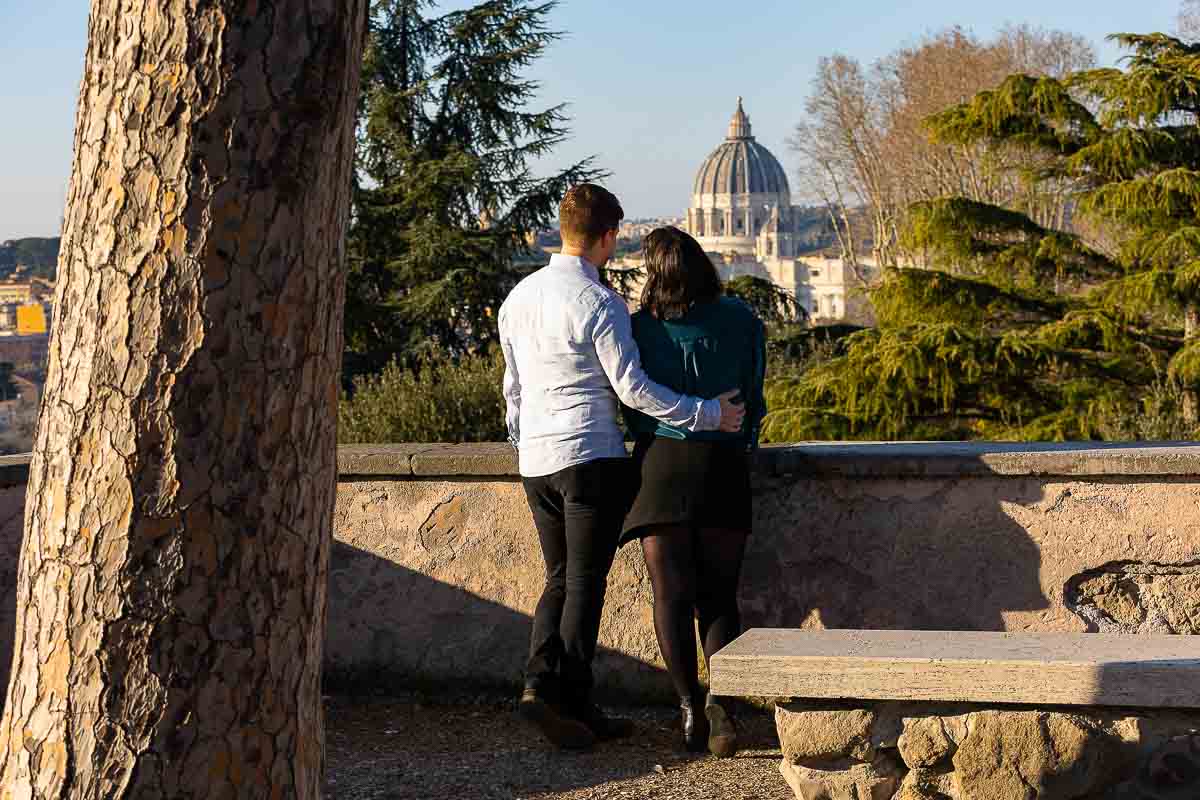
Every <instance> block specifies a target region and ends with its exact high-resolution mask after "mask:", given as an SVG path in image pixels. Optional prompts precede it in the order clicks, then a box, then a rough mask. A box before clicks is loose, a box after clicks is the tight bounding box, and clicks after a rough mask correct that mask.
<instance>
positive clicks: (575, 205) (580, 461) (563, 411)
mask: <svg viewBox="0 0 1200 800" xmlns="http://www.w3.org/2000/svg"><path fill="white" fill-rule="evenodd" d="M624 216H625V212H624V211H623V210H622V208H621V204H620V203H619V202H618V201H617V198H616V197H614V196H613V195H612V194H611V193H610V192H608V191H607V190H605V189H603V188H601V187H599V186H595V185H591V184H582V185H580V186H576V187H574V188H573V189H571V190H570V191H569V192H568V193H567V195H566V197H565V198H564V199H563V201H562V205H561V207H560V209H559V222H560V226H561V229H562V237H563V249H562V254H561V255H555V256H554V257H553V258H551V260H550V265H549V266H547V267H545V268H543V269H541V270H539V271H538V272H537V273H535V274H533V275H531V276H530V277H528V278H526V279H525V280H523V281H521V283H520V284H518V285H517V287H516V288H515V289H514V290H513V291H512V293H511V294H510V295H509V296H508V299H507V300H506V301H505V302H504V305H503V306H502V307H501V309H500V341H501V344H502V346H503V348H504V361H505V367H506V369H505V375H504V396H505V399H506V401H507V406H508V410H507V423H508V430H509V437H510V440H511V441H512V443H513V445H514V446H515V447H516V448H517V450H518V452H519V454H520V464H521V477H522V483H523V484H524V487H525V493H526V497H527V498H528V500H529V506H530V508H531V509H532V511H533V518H534V523H535V525H536V527H537V531H538V538H539V539H540V541H541V547H542V555H543V557H544V558H545V562H546V588H545V591H544V592H543V594H542V598H541V601H540V602H539V603H538V607H537V612H536V614H535V616H534V621H533V634H532V636H531V641H530V654H529V662H528V664H527V666H526V675H525V691H524V693H523V695H522V697H521V703H520V706H519V709H520V714H521V716H522V717H524V718H525V719H527V720H529V721H531V722H533V723H534V724H536V725H537V726H538V727H539V728H540V729H541V731H542V733H543V734H544V735H545V736H546V737H547V738H548V739H549V740H550V741H551V742H553V743H554V744H556V745H558V746H560V747H565V748H583V747H589V746H591V745H592V744H594V743H595V741H596V740H597V739H610V738H616V737H618V736H623V735H627V734H628V733H629V732H630V731H631V730H632V726H631V725H630V724H628V722H627V721H624V720H614V719H610V718H608V717H605V716H604V715H603V714H602V713H601V712H600V711H599V709H597V708H596V706H595V705H594V704H593V703H592V700H591V689H592V658H593V656H594V654H595V650H596V637H597V636H598V634H599V630H600V615H601V611H602V610H603V607H604V594H605V590H606V588H607V582H608V571H609V568H610V567H611V566H612V560H613V556H614V555H615V553H616V543H617V539H618V537H619V535H620V532H621V525H622V522H623V520H624V516H625V513H626V511H627V510H628V504H629V501H630V500H631V497H630V494H631V492H630V489H631V483H632V475H631V474H630V473H631V470H630V469H629V463H628V458H627V453H626V450H625V442H624V437H623V435H622V433H621V430H620V428H619V427H618V426H617V416H618V413H619V402H621V403H625V404H626V405H628V406H630V407H631V408H635V409H637V410H638V411H641V412H643V413H645V414H648V415H650V416H651V417H654V418H656V419H659V420H662V421H663V422H666V423H668V424H671V425H677V426H681V427H685V428H687V429H689V430H694V431H699V430H718V429H719V430H725V431H738V430H740V429H741V427H742V419H743V416H744V409H743V408H742V407H741V406H740V405H738V404H735V403H734V402H733V397H734V395H735V394H736V392H729V393H727V394H725V395H722V396H721V397H719V398H716V399H713V400H707V401H706V400H702V399H700V398H696V397H684V396H681V395H679V394H677V393H675V392H673V391H671V390H670V389H667V388H665V387H663V386H660V385H658V384H655V383H652V382H651V381H650V380H649V379H648V378H647V377H646V375H645V373H644V372H643V371H642V367H641V359H640V357H639V354H638V349H637V345H635V344H634V341H633V335H632V332H631V324H630V318H629V309H628V307H627V306H626V304H625V301H624V300H623V299H622V298H621V297H620V296H619V295H617V294H616V293H615V292H612V291H611V290H609V289H607V288H605V287H604V286H603V285H602V284H601V283H600V276H599V269H600V268H602V267H604V265H605V264H607V263H608V261H609V260H610V259H611V258H612V256H613V253H614V252H615V251H616V247H617V229H618V227H619V225H620V222H621V219H622V217H624ZM618 401H619V402H618Z"/></svg>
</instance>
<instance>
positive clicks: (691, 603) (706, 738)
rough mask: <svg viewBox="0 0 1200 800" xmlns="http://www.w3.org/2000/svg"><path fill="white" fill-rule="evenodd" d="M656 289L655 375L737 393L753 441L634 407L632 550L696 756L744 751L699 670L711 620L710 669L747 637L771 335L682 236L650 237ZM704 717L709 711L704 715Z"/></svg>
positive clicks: (666, 231) (650, 320)
mask: <svg viewBox="0 0 1200 800" xmlns="http://www.w3.org/2000/svg"><path fill="white" fill-rule="evenodd" d="M645 259H646V265H645V270H646V283H645V287H644V288H643V290H642V298H641V301H642V308H641V310H640V311H639V312H638V313H637V314H635V315H634V317H633V334H634V338H635V339H636V340H637V344H638V347H639V349H640V350H641V355H642V365H643V366H644V367H645V370H646V373H647V375H648V376H649V377H650V378H651V379H653V380H655V381H657V382H659V383H661V384H663V385H664V386H668V387H670V388H672V389H674V390H675V391H677V392H681V393H684V394H690V395H695V396H700V397H716V396H717V395H719V394H722V393H723V392H727V391H729V390H730V389H733V388H736V389H738V390H739V391H740V392H741V394H742V399H743V402H745V404H746V423H745V426H744V427H743V430H742V432H741V433H733V434H730V433H721V432H719V431H709V432H703V433H689V432H687V431H684V430H682V429H679V428H674V427H670V426H666V425H662V424H659V423H658V422H656V421H655V420H653V419H651V418H650V417H647V416H645V415H644V414H640V413H638V412H636V411H633V410H631V409H626V410H625V415H626V420H627V421H628V424H629V427H630V429H631V430H632V431H633V433H634V435H635V436H636V437H637V445H636V447H635V449H634V457H635V459H636V460H637V462H638V467H639V469H640V471H641V487H640V489H639V491H638V495H637V499H636V500H635V501H634V504H633V508H632V510H631V511H630V513H629V516H628V517H627V518H626V521H625V528H624V533H623V535H622V539H621V543H622V544H624V543H625V542H628V541H631V540H633V539H640V540H641V542H642V552H643V554H644V555H645V557H646V567H647V569H648V570H649V572H650V581H651V583H652V585H653V588H654V630H655V633H656V634H657V635H658V646H659V650H660V652H661V653H662V657H663V660H664V661H665V662H666V664H667V671H668V672H669V673H670V676H671V680H672V682H673V683H674V685H675V689H676V691H677V692H678V693H679V699H680V706H681V707H682V709H683V736H684V744H685V746H686V747H687V749H689V750H691V751H693V752H696V751H702V750H703V749H705V747H706V746H707V748H708V749H709V750H710V751H711V752H712V753H713V754H714V755H717V756H720V757H728V756H732V755H733V754H734V752H735V751H736V747H737V735H736V730H735V728H734V725H733V721H732V720H731V719H730V717H729V715H728V714H727V713H726V712H725V710H724V709H722V708H721V706H720V705H718V704H717V703H716V702H715V701H714V699H713V697H712V695H711V694H709V695H707V697H706V696H705V695H704V694H703V692H702V690H701V688H700V681H699V679H698V677H697V674H696V633H695V630H696V629H695V625H694V623H693V621H692V616H693V613H694V614H695V618H696V619H697V620H698V621H699V626H700V639H701V642H702V644H703V648H704V658H705V662H706V663H708V664H710V665H711V662H710V659H711V658H712V656H713V655H714V654H715V653H716V652H717V651H718V650H720V649H721V648H723V647H724V646H725V645H727V644H729V643H730V642H732V641H733V640H734V639H735V638H737V636H738V635H739V634H740V633H741V617H740V614H739V611H738V602H737V589H738V579H739V577H740V574H741V567H742V557H743V554H744V553H745V548H746V539H747V537H748V536H749V534H750V524H751V500H750V470H749V463H748V462H749V459H748V454H749V453H750V452H751V451H753V450H754V449H755V448H756V447H757V446H758V431H759V425H760V424H761V422H762V418H763V415H764V414H765V412H766V407H765V403H764V402H763V391H762V389H763V377H764V373H765V368H766V344H765V341H766V336H765V333H764V330H763V324H762V322H761V321H760V320H759V319H758V318H757V317H756V316H755V314H754V312H753V311H751V310H750V308H749V307H748V306H747V305H745V304H744V303H742V302H741V301H740V300H736V299H734V298H730V297H724V296H723V295H722V289H721V279H720V276H719V275H718V274H717V270H716V268H715V267H714V266H713V264H712V261H710V260H709V258H708V256H707V255H706V254H705V253H704V249H703V248H701V247H700V244H699V243H698V242H697V241H696V240H695V239H693V238H692V237H691V236H689V235H687V234H686V233H684V232H683V231H680V230H678V229H676V228H659V229H658V230H656V231H653V232H652V233H650V235H648V236H647V237H646V239H645ZM701 709H703V711H702V710H701Z"/></svg>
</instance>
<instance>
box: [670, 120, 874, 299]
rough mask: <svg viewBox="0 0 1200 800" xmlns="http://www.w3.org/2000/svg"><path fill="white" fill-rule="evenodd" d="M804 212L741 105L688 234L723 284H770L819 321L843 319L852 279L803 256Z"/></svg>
mask: <svg viewBox="0 0 1200 800" xmlns="http://www.w3.org/2000/svg"><path fill="white" fill-rule="evenodd" d="M802 212H803V209H802V208H801V207H799V206H795V205H793V204H792V191H791V188H790V187H789V185H788V179H787V172H786V171H785V170H784V168H783V166H782V165H781V164H780V163H779V160H778V159H777V158H775V156H774V154H772V153H771V151H770V150H768V149H767V148H766V147H764V146H763V145H762V144H760V143H759V142H758V141H757V140H755V138H754V135H753V130H752V128H751V125H750V118H749V117H748V116H746V111H745V109H744V108H743V106H742V99H741V98H740V97H739V98H738V107H737V111H736V112H734V115H733V120H732V121H731V122H730V123H729V131H728V134H727V136H726V137H725V141H724V142H722V143H721V144H720V145H719V146H718V147H717V149H716V150H714V151H713V152H712V155H710V156H709V157H708V158H707V159H705V160H704V163H703V164H702V165H701V166H700V170H699V171H698V172H697V173H696V180H695V183H694V184H693V188H692V200H691V208H689V209H688V212H687V219H686V221H685V225H686V230H687V231H688V232H689V233H690V234H691V235H692V236H695V237H696V239H697V240H698V241H699V242H700V244H701V245H702V246H703V247H704V249H705V251H707V252H708V253H709V254H710V255H712V256H714V261H715V262H716V263H717V266H718V269H719V270H720V271H721V277H722V278H724V279H726V280H728V279H729V278H735V277H738V276H741V275H754V276H756V277H759V278H764V279H766V280H770V281H771V282H772V283H774V284H775V285H777V286H779V287H780V288H782V289H785V290H787V291H788V292H791V293H792V294H794V295H795V297H796V299H797V301H799V303H800V304H801V305H802V306H803V307H804V308H805V310H807V311H808V313H809V315H810V317H811V318H812V319H814V320H819V321H833V320H838V319H842V318H844V317H845V316H846V313H847V308H846V302H847V292H848V290H849V289H850V288H851V287H853V286H854V276H853V272H852V270H850V268H849V267H847V266H846V265H845V264H844V263H843V262H842V260H841V259H829V258H823V257H814V256H805V255H802V254H801V252H800V251H801V249H802V235H801V234H802V225H801V219H802Z"/></svg>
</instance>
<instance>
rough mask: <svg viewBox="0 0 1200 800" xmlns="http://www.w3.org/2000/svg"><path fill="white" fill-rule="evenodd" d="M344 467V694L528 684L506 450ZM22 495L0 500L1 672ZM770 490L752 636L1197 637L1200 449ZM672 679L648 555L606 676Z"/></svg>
mask: <svg viewBox="0 0 1200 800" xmlns="http://www.w3.org/2000/svg"><path fill="white" fill-rule="evenodd" d="M339 466H340V472H341V475H342V477H341V482H340V485H339V490H338V499H337V508H336V518H335V535H336V542H335V547H334V551H333V563H332V565H331V570H330V595H329V629H328V639H327V647H326V666H327V674H328V676H329V678H330V679H331V681H333V682H334V683H335V685H340V686H343V687H353V688H377V689H384V690H386V689H387V688H388V687H395V686H401V685H412V684H414V683H420V682H434V683H445V682H450V683H458V684H462V683H469V684H476V683H502V684H513V683H515V682H517V681H518V680H519V678H520V673H521V668H522V666H523V663H524V659H525V650H526V643H527V637H528V633H529V624H530V616H531V614H532V613H533V610H534V608H535V606H536V603H537V599H538V596H539V594H540V591H541V580H542V569H543V567H542V562H541V555H540V552H539V549H538V545H537V537H536V535H535V533H534V530H533V524H532V520H531V518H530V515H529V511H528V509H527V508H526V506H525V499H524V494H523V491H522V489H521V486H520V483H519V480H518V479H517V477H516V475H515V474H514V473H515V462H514V459H513V457H512V453H511V450H509V448H507V447H506V446H502V445H477V446H461V447H454V446H443V445H433V446H397V447H344V448H342V449H341V451H340V453H339ZM6 469H18V468H17V467H7V468H6ZM25 469H26V471H27V468H25ZM0 474H3V470H0ZM14 474H15V473H14ZM22 482H23V478H21V479H20V480H16V479H15V478H13V479H11V480H10V487H11V485H12V483H17V484H18V485H17V486H16V487H15V488H9V489H4V488H2V487H0V647H2V648H3V650H0V652H3V653H4V658H3V659H0V660H2V661H4V662H5V663H3V664H0V673H5V672H6V670H7V663H6V661H7V655H8V653H9V651H10V641H11V624H12V614H13V610H12V608H11V604H12V602H13V600H12V597H13V591H12V589H13V587H12V585H11V584H12V576H13V575H14V574H15V571H16V552H17V547H18V545H17V543H18V541H19V536H20V532H21V527H22V525H21V515H20V510H19V498H20V496H21V494H22V491H23V489H22V488H21V487H20V485H19V484H20V483H22ZM754 492H755V532H754V537H753V539H752V542H751V546H750V549H749V552H748V554H747V560H746V566H745V572H744V578H743V584H742V600H743V606H744V610H745V617H746V622H747V624H748V625H752V626H787V627H801V626H805V627H833V628H891V629H927V630H935V629H949V630H991V631H997V630H1037V631H1088V630H1091V631H1099V630H1105V631H1124V632H1129V633H1137V632H1164V631H1170V632H1175V633H1196V632H1197V631H1200V606H1198V602H1200V601H1198V600H1197V597H1198V596H1200V592H1198V591H1197V590H1198V588H1200V574H1198V572H1197V569H1198V567H1197V565H1198V564H1200V446H1191V447H1189V446H1184V447H1159V446H1153V445H1145V446H1137V447H1110V448H1095V447H1082V446H1034V447H1030V446H1015V445H1000V446H996V445H944V444H929V445H821V446H816V445H808V446H797V447H788V448H768V449H765V450H764V451H763V452H762V454H761V455H760V457H759V461H758V466H757V475H756V478H755V485H754ZM6 637H7V638H6ZM659 664H660V660H659V656H658V647H657V644H656V641H655V637H654V629H653V624H652V619H651V593H650V587H649V581H648V579H647V576H646V571H645V566H644V564H643V562H642V557H641V554H640V552H639V550H638V548H637V546H636V545H634V546H630V547H627V548H625V549H624V550H623V551H622V552H621V553H620V554H619V556H618V558H617V561H616V564H615V566H614V568H613V572H612V575H611V577H610V580H609V595H608V603H607V606H606V609H605V617H604V623H603V629H602V631H601V652H600V655H599V657H598V665H597V666H598V677H599V679H600V684H601V686H602V687H603V688H605V689H607V690H609V691H610V693H611V692H612V691H619V692H622V693H624V694H627V695H634V696H641V697H645V696H650V695H658V696H662V697H664V698H666V697H669V689H668V687H667V685H666V681H665V678H664V676H663V673H662V671H661V669H660V668H659Z"/></svg>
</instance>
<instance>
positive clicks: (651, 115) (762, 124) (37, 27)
mask: <svg viewBox="0 0 1200 800" xmlns="http://www.w3.org/2000/svg"><path fill="white" fill-rule="evenodd" d="M465 4H466V3H465V2H459V0H454V1H453V2H444V3H443V4H442V5H443V7H455V6H461V5H465ZM87 5H88V4H87V2H86V0H0V108H2V109H3V114H0V241H3V240H4V239H8V238H13V237H17V236H52V235H56V234H57V231H58V226H59V222H60V219H61V217H62V204H63V201H64V196H65V190H66V189H65V187H66V182H67V177H68V174H69V172H70V160H71V145H72V126H73V124H74V111H75V95H76V91H77V87H78V83H79V78H80V75H81V73H82V66H83V54H84V46H85V40H86V35H87ZM1178 6H1179V2H1178V0H1139V2H1129V1H1128V0H1006V2H1003V3H999V2H979V0H909V2H907V3H901V2H896V0H859V2H853V3H850V2H836V1H834V0H820V1H819V2H813V0H753V1H752V2H728V0H563V2H562V4H561V6H560V7H559V9H558V10H557V12H556V18H555V20H554V24H555V26H556V27H557V28H559V29H561V30H564V31H567V32H568V33H569V36H568V37H567V39H565V40H564V41H562V42H560V43H559V44H557V45H556V46H555V47H554V48H553V49H552V50H551V51H550V52H549V53H548V55H547V56H546V57H545V59H544V60H543V62H542V63H541V64H540V65H539V66H538V67H537V69H536V71H535V77H537V78H538V79H539V80H541V81H542V83H543V98H544V101H545V102H546V103H547V104H549V103H553V102H559V101H568V102H570V103H571V104H572V107H571V113H572V116H573V117H574V124H573V129H574V136H573V138H572V140H571V141H570V142H569V143H567V144H566V145H565V146H563V147H562V148H561V150H560V151H559V153H558V154H557V156H556V158H554V159H552V161H551V162H550V165H552V164H553V163H555V162H563V163H565V162H566V161H567V160H569V159H573V158H576V157H581V156H584V155H591V154H594V155H596V156H598V159H599V163H600V164H601V165H602V166H603V167H605V168H606V169H608V170H611V171H612V173H613V177H612V179H611V180H610V181H609V184H610V186H611V187H612V188H613V189H614V190H615V191H616V192H617V193H618V194H619V195H620V196H621V198H622V200H623V201H624V205H625V209H626V212H627V213H628V214H629V215H631V216H651V215H654V216H658V215H674V214H680V213H682V212H683V210H684V209H685V208H686V207H687V203H688V194H689V192H690V189H691V181H692V178H693V172H694V171H695V169H696V167H697V166H698V165H699V163H700V162H701V160H702V159H703V158H704V157H705V156H706V155H707V154H708V152H709V151H710V150H711V149H712V148H713V147H715V146H716V144H717V143H718V142H719V141H720V140H721V138H722V137H723V136H724V133H725V127H726V125H727V123H728V120H729V117H730V115H731V114H732V113H733V109H734V105H735V103H736V99H737V97H738V95H743V96H745V98H746V110H747V112H748V113H749V114H750V117H751V119H752V121H753V123H754V131H755V134H756V135H757V136H758V137H759V139H760V140H761V141H762V142H763V143H764V144H766V145H767V146H768V147H770V148H771V149H772V150H774V151H775V153H776V155H777V156H779V157H780V159H781V160H782V161H783V162H784V165H785V166H786V167H788V169H789V172H790V171H791V170H792V163H791V158H790V155H789V154H788V152H787V149H786V147H785V145H784V141H785V140H786V139H787V137H788V135H789V133H790V131H791V128H792V127H793V126H794V125H795V123H796V122H797V121H798V120H799V119H800V117H801V113H802V107H803V99H804V96H805V94H806V92H807V89H808V85H809V81H810V80H811V76H812V73H813V70H814V68H815V65H816V63H817V60H818V59H819V58H820V57H821V56H824V55H828V54H831V53H834V52H842V53H846V54H848V55H851V56H855V57H857V58H859V59H860V60H862V61H864V62H870V61H873V60H875V59H877V58H880V57H882V56H884V55H886V54H888V53H889V52H891V51H892V50H894V49H895V48H896V47H898V46H900V45H903V44H905V43H910V42H912V41H914V40H916V39H918V38H919V37H920V36H922V35H923V34H925V33H929V32H933V31H936V30H939V29H941V28H944V27H948V26H950V25H955V24H958V25H962V26H964V27H967V28H970V29H971V30H973V31H975V32H976V33H977V34H979V35H980V36H988V35H990V34H991V33H992V32H993V31H994V30H996V29H997V28H998V27H1001V26H1003V25H1004V24H1005V23H1009V22H1014V23H1024V22H1028V23H1031V24H1034V25H1039V26H1042V27H1047V28H1061V29H1064V30H1069V31H1074V32H1077V33H1080V34H1083V35H1085V36H1087V37H1088V38H1090V39H1092V40H1093V41H1094V42H1095V43H1096V44H1097V46H1099V48H1100V53H1101V57H1102V59H1103V60H1104V61H1106V62H1112V61H1114V60H1115V59H1116V58H1117V57H1118V56H1119V53H1118V51H1116V50H1115V49H1114V48H1112V47H1111V46H1108V45H1103V38H1104V36H1105V35H1106V34H1109V33H1112V32H1114V31H1137V32H1144V31H1150V30H1168V29H1170V28H1171V27H1172V25H1173V22H1174V18H1175V14H1176V11H1177V10H1178ZM548 166H549V165H548Z"/></svg>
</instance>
